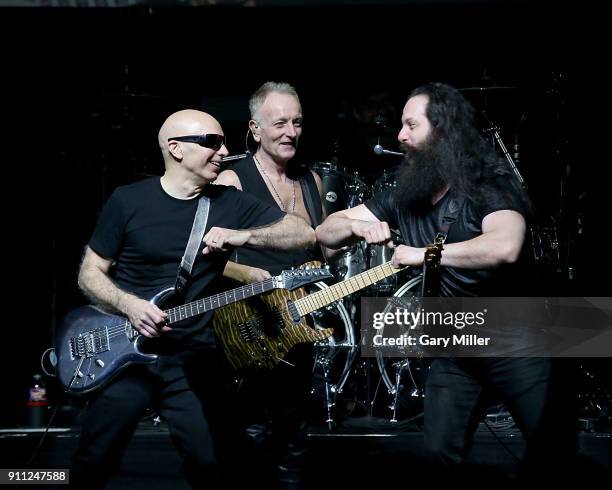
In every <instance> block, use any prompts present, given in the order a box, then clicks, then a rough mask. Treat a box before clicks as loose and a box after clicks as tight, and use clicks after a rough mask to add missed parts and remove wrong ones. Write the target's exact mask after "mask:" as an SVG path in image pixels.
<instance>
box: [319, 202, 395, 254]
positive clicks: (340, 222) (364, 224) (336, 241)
mask: <svg viewBox="0 0 612 490" xmlns="http://www.w3.org/2000/svg"><path fill="white" fill-rule="evenodd" d="M316 235H317V241H318V242H319V243H321V244H323V245H325V246H326V247H330V248H340V247H344V246H346V245H352V244H353V243H355V242H358V241H359V240H362V239H364V240H366V242H368V243H373V244H384V243H388V242H389V241H390V240H391V231H390V230H389V225H388V224H387V223H386V222H385V221H379V219H378V218H377V217H376V216H374V214H372V212H371V211H370V210H369V209H368V208H367V207H366V206H365V205H364V204H360V205H359V206H356V207H354V208H350V209H345V210H343V211H338V212H336V213H333V214H331V215H329V216H328V218H327V219H326V220H325V221H324V222H323V223H321V224H320V225H319V226H317V229H316Z"/></svg>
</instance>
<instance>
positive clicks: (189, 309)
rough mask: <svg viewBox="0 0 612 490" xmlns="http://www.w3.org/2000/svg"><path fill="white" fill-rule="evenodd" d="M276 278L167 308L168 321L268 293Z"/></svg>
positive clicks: (174, 320)
mask: <svg viewBox="0 0 612 490" xmlns="http://www.w3.org/2000/svg"><path fill="white" fill-rule="evenodd" d="M275 287H276V285H275V278H273V277H271V278H269V279H265V280H263V281H260V282H256V283H253V284H247V285H246V286H240V287H238V288H235V289H231V290H229V291H225V292H223V293H219V294H215V295H213V296H209V297H207V298H202V299H199V300H197V301H192V302H191V303H187V304H185V305H181V306H177V307H175V308H170V309H168V310H165V313H167V315H168V323H169V324H171V323H175V322H180V321H182V320H186V319H188V318H191V317H194V316H197V315H202V314H203V313H206V312H207V311H211V310H215V309H217V308H221V307H222V306H225V305H229V304H230V303H235V302H237V301H242V300H243V299H247V298H250V297H252V296H257V295H258V294H262V293H266V292H268V291H271V290H272V289H275Z"/></svg>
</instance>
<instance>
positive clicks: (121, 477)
mask: <svg viewBox="0 0 612 490" xmlns="http://www.w3.org/2000/svg"><path fill="white" fill-rule="evenodd" d="M405 429H407V427H403V426H401V425H398V424H390V423H389V422H388V421H386V420H383V419H367V418H363V419H360V420H353V421H352V422H351V423H350V424H347V425H346V426H345V427H343V428H341V429H338V430H336V431H331V432H330V431H328V430H327V429H326V428H325V427H315V426H311V427H309V429H308V441H309V451H308V456H307V458H306V459H305V465H304V466H305V467H304V471H303V472H302V473H301V480H302V486H301V487H300V488H307V489H314V488H317V489H320V488H346V486H347V485H351V486H355V488H360V487H362V486H363V485H364V483H365V481H366V480H368V481H372V480H373V479H374V480H375V481H377V482H379V483H380V484H381V485H382V484H384V485H389V484H394V485H397V484H402V485H403V486H404V485H406V484H407V483H415V482H427V481H428V480H431V477H432V475H430V474H429V470H428V466H427V464H426V462H425V460H424V459H423V433H422V432H420V431H415V430H410V429H407V430H405ZM40 435H41V432H40V431H33V430H31V429H21V428H5V429H1V430H0V454H2V465H1V466H2V467H3V468H24V467H25V463H26V462H27V460H28V459H29V458H30V456H31V455H32V453H33V451H34V450H35V447H36V445H37V444H38V441H39V439H40ZM77 439H78V430H74V429H70V428H53V429H52V432H50V433H49V434H48V436H47V439H46V441H45V442H44V444H43V446H42V448H41V450H40V452H39V454H38V456H37V458H36V460H35V461H34V463H32V464H31V465H30V467H31V468H41V469H42V468H44V469H50V468H68V467H69V461H70V455H71V453H72V452H73V451H74V449H75V447H76V443H77ZM611 446H612V434H609V433H601V432H586V431H583V432H580V434H579V449H580V450H579V454H580V456H579V459H578V462H577V468H576V472H575V473H576V475H577V478H578V479H579V481H580V482H581V483H588V482H593V483H594V482H596V481H601V479H602V478H603V479H604V480H606V479H607V480H608V481H612V479H611V478H610V475H611V474H610V455H611V454H612V451H611ZM523 451H524V444H523V441H522V438H521V435H520V433H519V432H518V431H517V430H516V429H514V428H499V427H498V428H497V429H496V431H495V435H493V434H492V433H491V431H490V430H489V429H488V428H487V427H486V426H485V425H484V424H481V425H480V427H479V429H478V431H477V433H476V436H475V443H474V447H473V450H472V454H471V458H472V461H473V463H474V467H473V471H472V478H476V479H477V480H478V481H479V482H480V483H491V484H496V483H505V482H511V481H513V478H514V476H515V475H516V469H517V464H516V459H515V458H520V457H521V456H522V455H523ZM179 468H180V460H179V457H178V455H177V454H176V452H175V450H174V447H173V446H172V442H171V440H170V437H169V434H168V431H167V429H166V427H165V425H164V424H163V422H162V423H161V424H160V425H157V426H155V425H154V424H153V422H152V420H146V421H143V422H142V423H141V424H140V426H139V428H138V429H137V431H136V433H135V435H134V437H133V439H132V441H131V443H130V445H129V447H128V450H127V452H126V454H125V456H124V458H123V462H122V465H121V469H120V471H119V473H118V474H117V475H116V476H115V477H114V478H113V479H112V480H111V482H110V483H109V486H108V488H109V490H119V489H128V488H129V489H131V490H139V489H146V490H170V489H172V490H182V489H187V488H189V487H188V486H187V484H186V483H185V481H184V480H183V478H182V475H181V473H180V469H179ZM265 474H266V471H265V470H264V468H262V472H261V475H258V476H259V477H261V478H263V479H264V480H265V477H264V476H263V475H265ZM437 476H439V475H437ZM287 479H288V480H289V482H288V484H287V485H286V486H285V487H284V488H295V487H292V486H291V480H292V476H291V475H290V474H288V477H287ZM269 481H270V484H272V477H271V476H270V478H269ZM59 488H61V487H59ZM269 488H275V487H274V486H270V487H269Z"/></svg>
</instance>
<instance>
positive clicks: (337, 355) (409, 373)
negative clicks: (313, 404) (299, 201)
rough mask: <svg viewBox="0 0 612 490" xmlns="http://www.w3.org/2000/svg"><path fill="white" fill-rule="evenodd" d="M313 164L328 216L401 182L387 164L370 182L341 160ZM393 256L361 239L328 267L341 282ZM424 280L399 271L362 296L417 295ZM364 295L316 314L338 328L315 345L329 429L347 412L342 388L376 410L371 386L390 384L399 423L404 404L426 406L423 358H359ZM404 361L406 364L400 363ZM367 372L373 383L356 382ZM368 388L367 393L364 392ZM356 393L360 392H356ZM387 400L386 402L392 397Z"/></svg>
mask: <svg viewBox="0 0 612 490" xmlns="http://www.w3.org/2000/svg"><path fill="white" fill-rule="evenodd" d="M311 168H312V170H314V171H315V172H317V173H318V174H319V176H320V177H321V181H322V184H323V195H324V206H325V210H326V212H327V214H328V215H329V214H331V213H334V212H336V211H339V210H342V209H347V208H352V207H355V206H358V205H360V204H362V203H364V202H365V201H366V200H367V199H368V198H369V197H371V196H372V195H374V194H376V193H379V192H383V191H387V190H391V189H393V188H395V187H396V185H397V182H396V179H395V172H394V171H393V170H389V169H384V170H383V172H382V174H381V175H379V176H378V178H376V179H375V181H374V182H373V184H371V185H368V184H366V182H365V181H364V179H363V178H362V177H361V176H360V175H359V172H358V171H351V170H349V169H347V168H345V167H342V166H340V165H336V164H332V163H329V162H317V163H315V164H313V165H312V166H311ZM392 255H393V250H392V249H391V248H389V247H386V246H384V245H367V244H365V243H364V242H360V243H358V244H356V245H354V246H352V247H349V248H348V249H347V250H345V251H344V252H343V253H341V254H340V255H338V256H336V257H334V258H333V259H331V260H330V261H329V267H330V269H331V271H332V273H333V274H334V278H335V281H336V282H340V281H344V280H346V279H349V278H351V277H354V276H356V275H357V274H360V273H361V272H364V271H365V270H368V269H371V268H373V267H376V266H378V265H382V264H383V263H385V262H388V261H389V260H391V256H392ZM401 281H405V283H402V282H401ZM419 283H420V275H419V276H415V277H413V278H411V279H409V280H407V282H406V276H405V275H403V274H396V275H393V276H391V277H390V278H387V279H384V280H382V281H379V282H377V283H375V284H373V285H372V286H370V287H369V288H367V289H365V290H363V291H362V295H361V296H393V295H402V296H403V295H406V294H413V292H414V291H416V290H418V289H419V288H418V285H419ZM326 287H327V285H325V284H324V283H317V284H315V285H314V288H315V289H317V290H321V289H324V288H326ZM361 296H360V295H358V294H357V293H355V294H353V295H351V296H349V297H348V298H346V299H344V300H343V301H337V302H336V303H334V304H332V305H330V306H329V307H327V308H325V309H322V310H318V311H316V312H315V313H314V314H313V315H312V320H313V325H314V327H315V328H329V327H333V328H334V335H333V336H332V337H330V338H328V339H325V340H323V341H321V342H318V343H316V344H315V349H314V357H315V358H314V367H313V377H312V379H313V383H312V395H313V396H315V397H319V398H321V399H322V402H323V406H324V413H323V417H324V419H325V423H326V424H327V425H328V426H329V427H330V428H331V427H333V425H334V424H335V423H336V422H337V418H338V417H339V416H341V415H342V414H341V413H340V412H341V410H340V409H339V407H338V395H341V394H343V393H346V392H350V395H349V396H354V397H355V398H363V400H361V401H357V402H356V403H358V404H361V405H362V406H363V407H367V408H366V411H367V412H369V414H370V415H371V414H372V411H373V409H374V408H375V407H374V402H375V400H372V396H371V393H370V391H371V389H370V387H371V385H373V384H377V386H376V388H375V389H376V391H378V387H379V386H380V385H381V384H382V383H384V386H385V387H386V389H387V392H388V395H389V397H390V398H391V400H389V403H390V405H389V406H388V408H385V411H387V414H386V415H388V418H389V420H390V422H397V421H398V413H399V412H400V410H401V408H402V407H403V406H404V407H405V406H407V405H408V404H409V403H410V404H414V403H415V400H416V401H417V404H418V405H420V410H421V411H422V402H423V395H424V375H425V374H426V369H425V368H423V367H422V366H421V365H420V363H418V366H417V361H414V362H412V361H410V360H404V359H402V360H400V362H399V363H393V362H389V361H397V359H387V358H384V357H383V356H382V354H381V355H380V358H378V357H377V358H376V359H373V358H372V359H365V358H361V357H360V353H359V347H360V338H359V332H358V331H356V330H355V327H354V325H355V324H357V323H358V322H359V318H358V312H359V309H360V304H359V301H360V298H361ZM400 364H401V367H399V366H400ZM364 373H365V374H364ZM364 376H365V377H366V378H367V379H368V381H367V382H366V384H367V385H368V386H367V387H365V389H362V388H363V387H356V386H355V385H356V384H364V383H362V382H361V380H358V379H356V378H363V377H364ZM373 380H378V382H377V383H373ZM364 391H365V392H367V393H365V394H364V393H363V392H364ZM357 392H360V393H359V394H357ZM366 398H367V400H366ZM374 398H375V397H374ZM379 398H381V397H379ZM384 404H385V406H386V404H387V401H385V403H384ZM386 415H384V416H386Z"/></svg>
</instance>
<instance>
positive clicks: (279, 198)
mask: <svg viewBox="0 0 612 490" xmlns="http://www.w3.org/2000/svg"><path fill="white" fill-rule="evenodd" d="M253 160H255V163H256V164H257V165H259V168H260V169H261V171H262V173H263V174H264V175H265V177H266V179H268V182H269V183H270V186H271V187H272V190H273V191H274V194H275V195H276V198H277V199H278V202H279V203H280V207H281V209H282V210H283V211H284V212H285V213H286V212H287V210H286V209H285V206H284V205H283V200H282V199H281V197H280V195H279V194H278V192H277V190H276V187H274V184H273V183H272V179H270V177H269V176H268V174H267V173H266V171H265V170H264V168H263V165H262V164H261V163H259V160H258V159H257V158H256V157H255V155H253ZM291 182H292V183H293V185H292V187H293V199H292V204H291V212H292V213H293V212H294V211H295V180H293V179H291Z"/></svg>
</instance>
